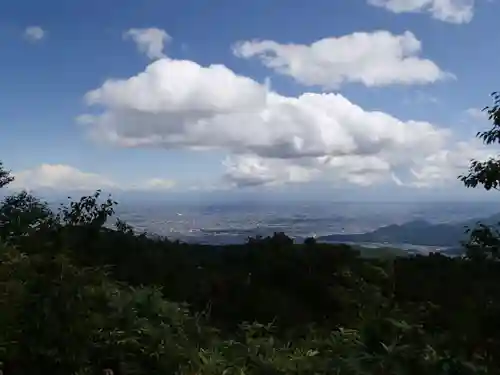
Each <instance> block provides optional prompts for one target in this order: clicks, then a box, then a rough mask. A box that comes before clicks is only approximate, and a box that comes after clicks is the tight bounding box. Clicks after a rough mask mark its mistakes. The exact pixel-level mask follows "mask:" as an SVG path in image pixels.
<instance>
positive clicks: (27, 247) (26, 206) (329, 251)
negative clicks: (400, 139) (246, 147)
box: [0, 96, 500, 375]
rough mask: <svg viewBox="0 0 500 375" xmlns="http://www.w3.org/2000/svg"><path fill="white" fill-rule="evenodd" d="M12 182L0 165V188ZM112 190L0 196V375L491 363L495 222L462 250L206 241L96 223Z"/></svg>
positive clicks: (498, 338)
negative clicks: (63, 198)
mask: <svg viewBox="0 0 500 375" xmlns="http://www.w3.org/2000/svg"><path fill="white" fill-rule="evenodd" d="M498 104H499V98H498V96H497V97H496V102H495V106H494V107H492V108H490V109H489V113H490V118H491V120H492V122H493V129H492V130H491V131H490V132H486V133H485V134H486V135H485V136H482V135H480V136H481V137H482V138H483V139H484V140H485V141H486V142H488V141H497V140H498V137H499V133H498V130H497V129H498V127H499V126H500V112H499V110H498ZM488 134H489V135H488ZM496 165H497V164H495V163H494V162H493V161H487V162H485V163H481V162H473V163H472V165H471V169H470V171H469V172H470V173H469V174H467V175H465V176H463V177H462V180H463V182H464V183H465V184H466V185H467V186H470V187H475V186H477V185H481V184H482V185H484V187H485V188H487V189H490V188H496V187H497V186H498V181H500V178H499V175H500V171H499V170H498V168H497V169H495V168H496ZM0 167H1V165H0ZM11 181H12V178H11V177H10V174H9V172H8V171H7V170H5V169H3V168H0V187H3V186H5V185H8V183H9V182H11ZM115 204H116V202H114V201H113V200H112V199H107V200H103V199H102V197H101V196H100V193H99V192H97V193H96V194H95V195H93V196H89V197H83V198H81V199H80V200H78V201H74V202H69V203H68V205H67V206H63V207H61V209H60V210H59V211H57V212H54V211H52V210H50V209H49V208H48V206H47V204H45V203H44V202H41V201H40V200H38V199H37V198H36V197H34V196H31V195H30V194H28V193H26V192H22V193H18V194H14V195H10V196H8V197H7V198H5V199H4V201H3V202H2V204H1V207H0V241H1V242H0V362H1V366H2V371H3V374H5V375H7V374H61V375H62V374H65V375H66V374H98V373H99V374H100V373H102V372H103V371H107V372H106V373H109V371H112V372H113V373H114V374H144V375H146V374H186V375H188V374H189V375H191V374H206V375H208V374H213V375H215V374H218V375H219V374H224V375H229V374H238V375H242V374H259V375H260V374H264V375H265V374H311V375H312V374H341V375H344V374H359V375H361V374H398V375H400V374H415V375H417V374H418V375H420V374H450V375H451V374H497V373H500V355H499V353H500V323H499V320H498V316H500V263H499V262H498V251H499V249H500V246H499V244H500V242H499V236H498V233H496V232H495V231H494V230H493V229H491V228H489V227H479V228H477V229H475V230H473V231H472V232H471V233H469V235H470V240H469V242H468V243H467V244H465V245H464V246H465V247H466V250H467V256H464V257H460V258H448V257H445V256H442V255H439V254H431V255H429V256H412V257H406V258H399V257H396V258H392V257H390V258H385V259H368V258H364V257H360V256H359V253H358V252H357V251H356V250H355V249H352V248H350V247H349V246H347V245H325V244H318V243H316V242H315V241H314V240H313V239H308V240H306V241H305V242H304V243H303V244H294V243H293V241H292V240H291V239H290V238H288V237H287V236H286V235H285V234H282V233H277V234H275V235H274V236H272V237H269V238H256V239H249V240H248V243H247V244H245V245H241V246H224V247H222V246H221V247H209V246H202V245H199V246H196V245H187V244H183V243H179V242H171V241H169V240H168V239H166V238H153V237H151V236H147V235H146V234H142V235H137V234H135V233H134V232H133V231H132V229H131V228H130V227H129V226H127V224H126V223H124V222H121V221H118V222H117V225H116V227H117V230H110V229H106V228H105V227H104V224H105V222H106V220H107V219H108V217H109V216H110V215H112V214H113V212H114V207H115Z"/></svg>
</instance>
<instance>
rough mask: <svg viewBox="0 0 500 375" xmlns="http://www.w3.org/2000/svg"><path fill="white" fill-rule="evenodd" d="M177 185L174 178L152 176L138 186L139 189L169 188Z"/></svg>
mask: <svg viewBox="0 0 500 375" xmlns="http://www.w3.org/2000/svg"><path fill="white" fill-rule="evenodd" d="M174 186H175V181H174V180H167V179H163V178H151V179H149V180H146V182H144V183H143V184H141V185H139V186H138V187H137V188H138V189H139V190H169V189H171V188H173V187H174Z"/></svg>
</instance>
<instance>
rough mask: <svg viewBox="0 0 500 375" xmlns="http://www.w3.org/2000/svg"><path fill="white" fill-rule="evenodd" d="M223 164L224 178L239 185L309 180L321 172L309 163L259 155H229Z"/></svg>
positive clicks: (247, 185)
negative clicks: (302, 163)
mask: <svg viewBox="0 0 500 375" xmlns="http://www.w3.org/2000/svg"><path fill="white" fill-rule="evenodd" d="M223 164H224V166H225V167H226V173H225V175H224V178H225V179H226V181H228V182H229V183H230V184H231V185H233V186H237V187H250V186H259V185H278V184H284V183H290V182H296V183H300V182H308V181H311V180H312V179H313V178H314V177H315V175H317V173H318V172H319V170H318V169H316V168H313V167H312V166H309V165H296V164H293V163H290V161H289V160H283V159H270V158H261V157H259V156H257V155H238V156H232V157H228V158H227V159H226V160H224V162H223Z"/></svg>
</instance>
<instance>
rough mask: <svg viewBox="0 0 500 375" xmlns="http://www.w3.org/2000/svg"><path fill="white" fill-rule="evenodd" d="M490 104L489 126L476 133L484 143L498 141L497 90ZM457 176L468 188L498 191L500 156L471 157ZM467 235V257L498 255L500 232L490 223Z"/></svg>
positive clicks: (499, 104) (499, 101)
mask: <svg viewBox="0 0 500 375" xmlns="http://www.w3.org/2000/svg"><path fill="white" fill-rule="evenodd" d="M492 97H493V105H492V106H487V107H485V108H484V109H483V111H484V112H486V113H487V114H488V119H489V120H490V121H491V123H492V127H491V128H490V129H489V130H487V131H483V132H478V133H477V134H476V136H477V138H479V139H481V140H482V141H483V143H484V144H486V145H491V144H497V143H500V93H498V92H494V93H493V94H492ZM459 179H460V180H461V181H462V182H463V183H464V185H465V186H466V187H468V188H475V187H477V186H480V185H482V186H483V187H484V188H485V189H486V190H491V189H495V190H500V158H499V157H491V158H489V159H488V160H485V161H479V160H472V161H471V163H470V167H469V171H468V173H467V174H464V175H460V176H459ZM468 232H469V233H470V238H469V241H468V242H467V243H465V248H466V250H467V257H469V258H471V259H475V260H479V259H486V258H494V259H498V258H499V257H500V233H499V232H498V231H497V230H496V229H494V228H492V227H491V226H486V225H483V224H481V225H479V226H478V227H476V228H470V229H469V230H468Z"/></svg>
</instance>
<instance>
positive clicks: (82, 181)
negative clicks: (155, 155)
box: [8, 164, 175, 191]
mask: <svg viewBox="0 0 500 375" xmlns="http://www.w3.org/2000/svg"><path fill="white" fill-rule="evenodd" d="M13 175H14V177H15V180H14V181H13V182H12V183H11V184H10V185H8V186H9V187H10V188H13V189H27V190H32V189H40V188H41V189H52V190H59V191H72V190H96V189H114V190H116V189H119V190H143V191H149V190H168V189H171V188H172V187H173V186H174V185H175V182H174V181H173V180H167V179H161V178H151V179H149V180H146V181H144V182H140V183H135V184H132V185H127V184H119V183H117V182H116V181H114V180H112V179H110V178H108V177H106V176H103V175H101V174H97V173H88V172H83V171H81V170H79V169H78V168H75V167H72V166H69V165H64V164H41V165H39V166H37V167H35V168H33V169H27V170H23V171H19V172H17V173H13Z"/></svg>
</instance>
